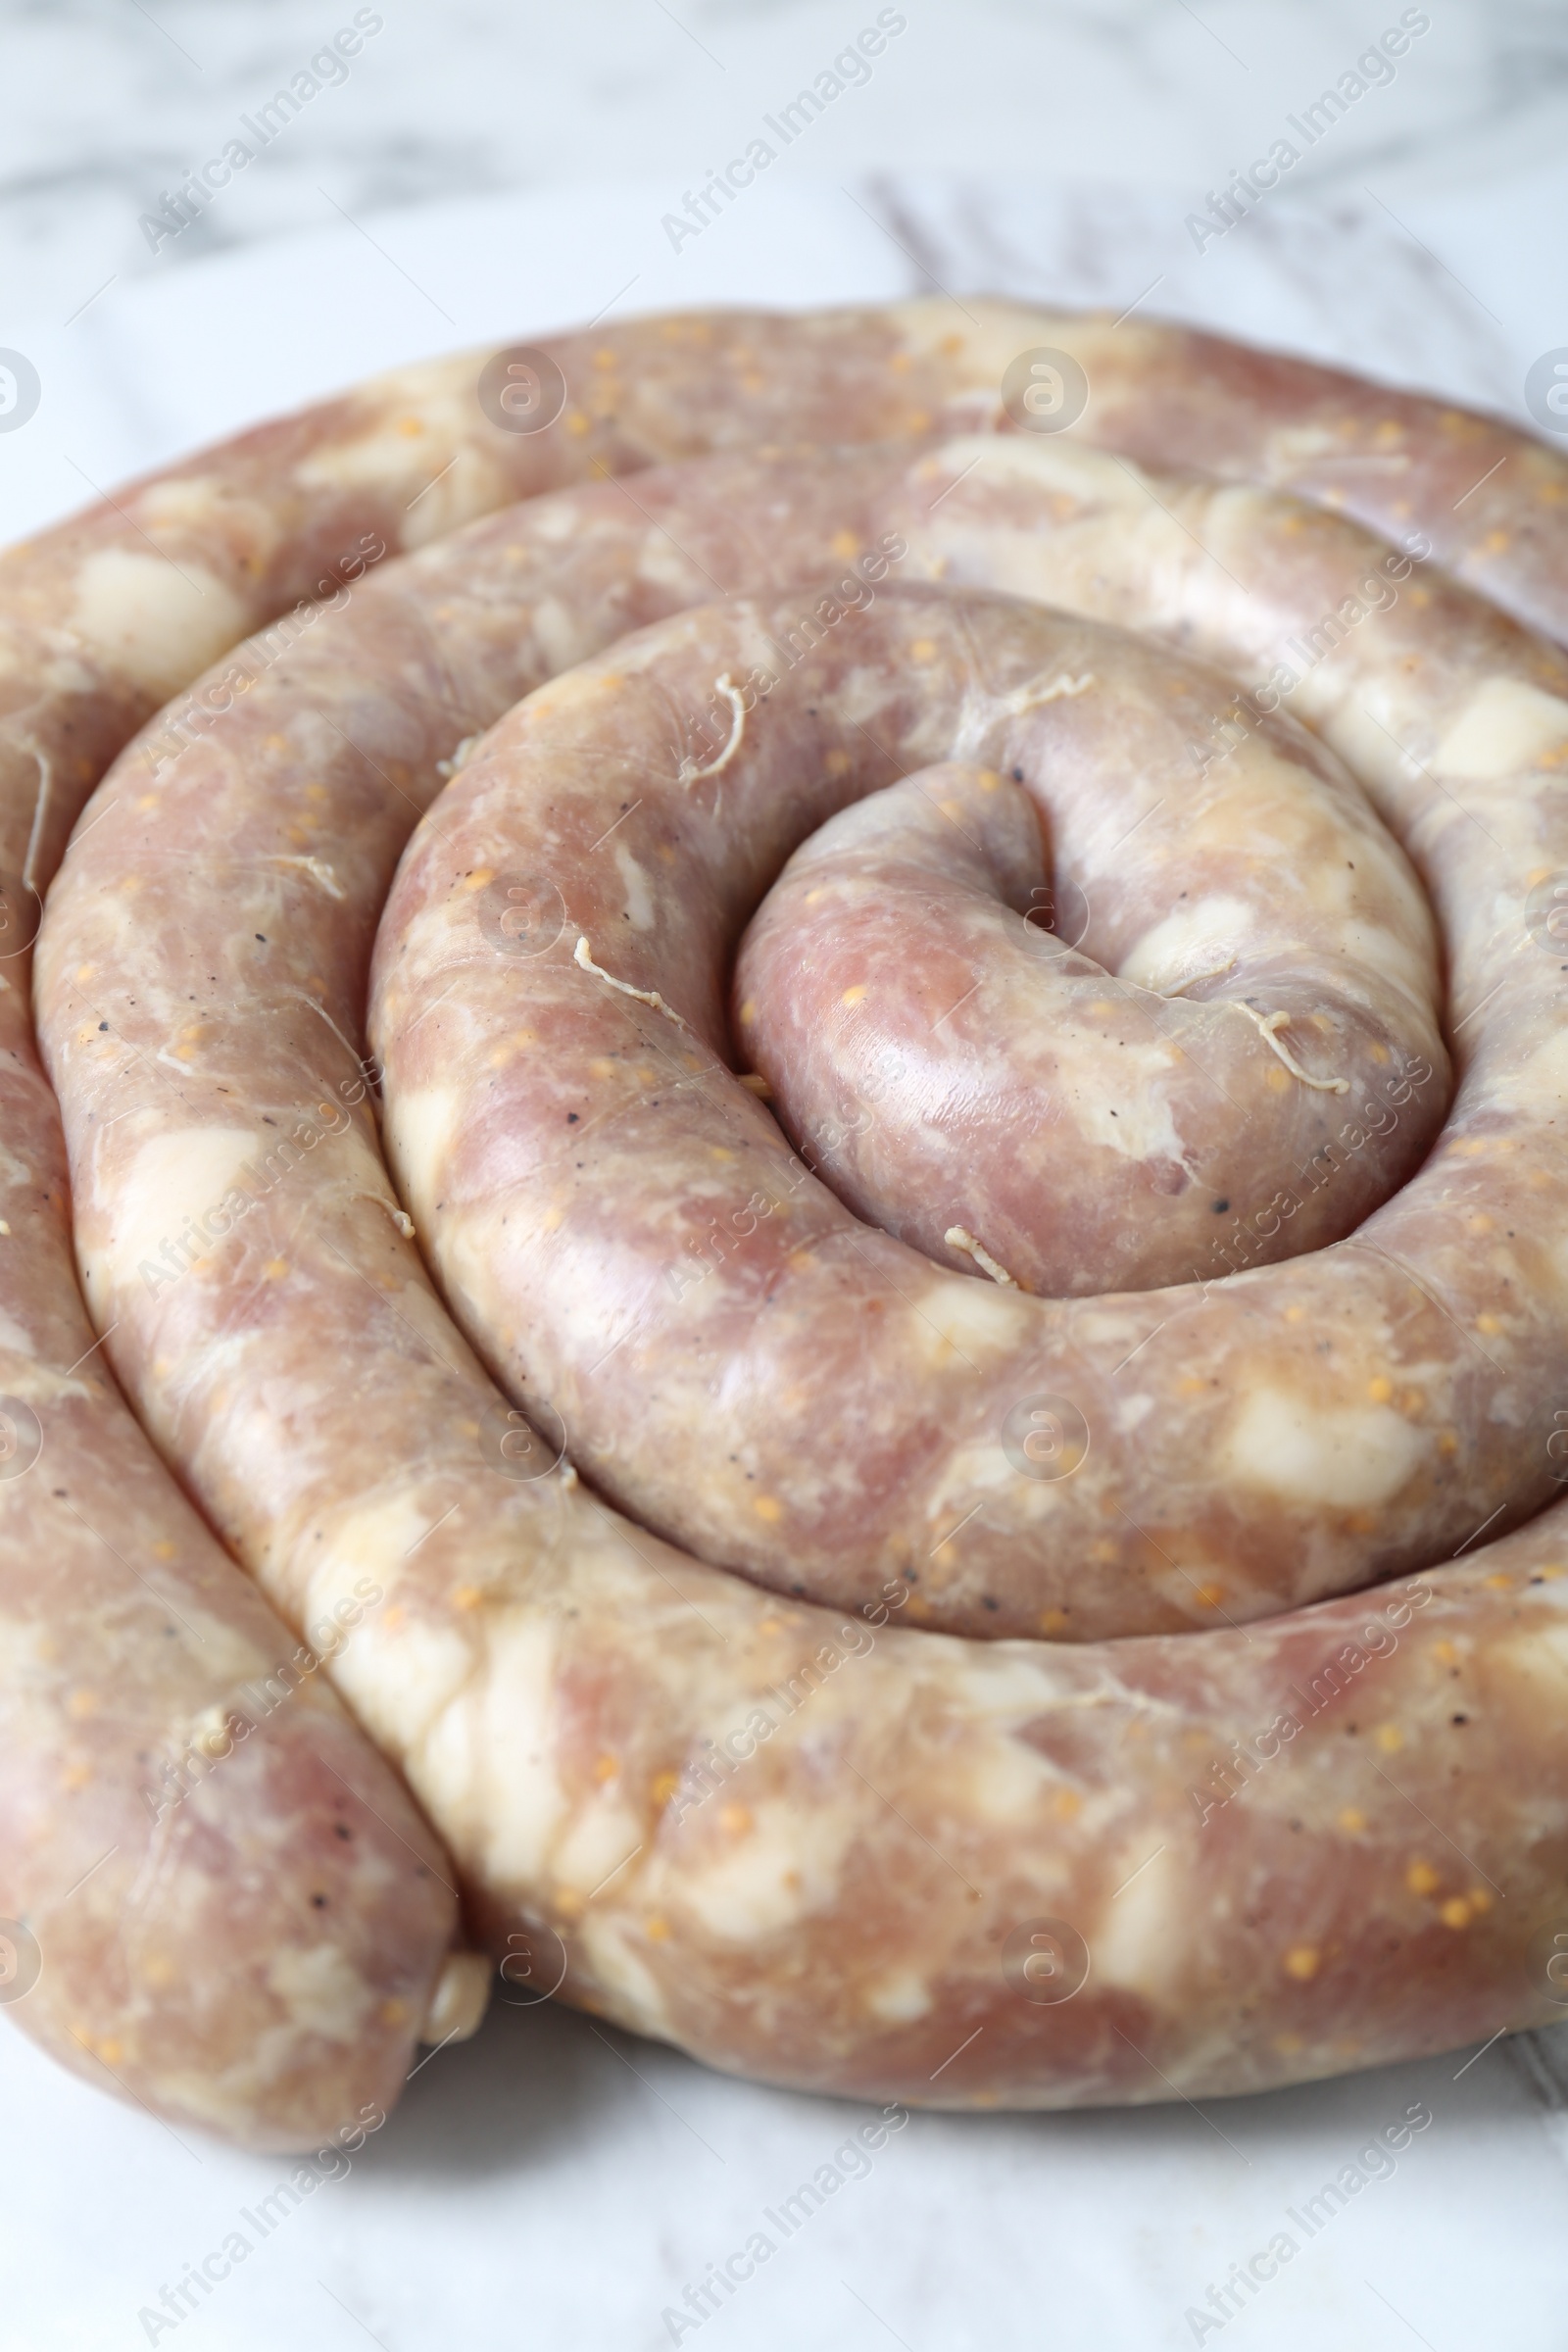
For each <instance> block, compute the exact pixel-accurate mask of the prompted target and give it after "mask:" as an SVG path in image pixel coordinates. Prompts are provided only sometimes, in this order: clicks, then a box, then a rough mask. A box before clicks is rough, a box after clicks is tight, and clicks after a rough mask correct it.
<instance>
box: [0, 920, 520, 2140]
mask: <svg viewBox="0 0 1568 2352" xmlns="http://www.w3.org/2000/svg"><path fill="white" fill-rule="evenodd" d="M21 961H22V963H23V964H24V966H25V956H24V957H23V958H22V959H21ZM7 968H8V971H9V973H10V974H11V975H12V978H11V981H10V985H9V987H8V989H7V991H6V994H5V995H4V997H3V998H0V1022H3V1023H4V1026H5V1029H6V1031H7V1044H6V1051H5V1054H4V1059H3V1062H0V1118H3V1122H4V1124H3V1139H4V1158H3V1162H0V1166H3V1182H4V1193H3V1198H0V1210H3V1211H4V1217H3V1222H0V1250H3V1251H4V1260H3V1264H4V1277H5V1283H6V1290H5V1309H4V1323H3V1326H0V1342H3V1344H0V1392H3V1393H0V1446H3V1451H0V1634H3V1641H4V1650H3V1655H4V1670H3V1674H0V1753H3V1757H4V1771H3V1774H0V1913H3V1915H4V1916H3V1918H0V1997H3V1998H4V1999H5V2000H6V2002H7V2003H8V2004H9V2005H10V2006H11V2008H12V2013H13V2014H14V2016H15V2017H16V2019H17V2021H18V2023H19V2024H21V2025H22V2026H23V2027H24V2028H25V2030H26V2031H27V2032H28V2033H30V2034H32V2036H33V2037H34V2038H35V2039H37V2040H39V2041H41V2042H42V2043H43V2044H44V2045H45V2047H47V2048H48V2049H50V2050H52V2051H53V2052H54V2054H55V2055H56V2056H57V2057H58V2058H60V2059H62V2060H63V2061H64V2063H65V2064H66V2065H68V2066H69V2067H71V2068H72V2069H73V2071H74V2072H76V2073H78V2074H80V2075H83V2076H85V2077H86V2079H87V2080H88V2081H89V2082H95V2083H97V2084H98V2085H99V2086H100V2087H101V2088H103V2089H106V2090H108V2091H110V2092H112V2093H115V2094H117V2095H121V2096H125V2097H128V2098H131V2099H133V2100H135V2101H136V2102H137V2103H138V2104H140V2105H143V2106H146V2107H149V2108H151V2109H152V2110H154V2111H155V2112H157V2113H159V2114H161V2115H163V2116H166V2117H169V2118H172V2120H173V2121H174V2123H175V2124H176V2125H179V2126H188V2125H191V2124H195V2125H201V2126H205V2127H208V2128H210V2129H213V2130H217V2131H222V2132H224V2133H225V2134H228V2135H230V2136H234V2137H239V2138H243V2139H245V2140H247V2141H248V2142H250V2143H251V2144H253V2145H257V2146H264V2147H266V2146H271V2147H297V2146H300V2145H302V2144H305V2143H309V2144H313V2145H314V2144H315V2143H316V2141H317V2140H318V2139H319V2138H326V2137H330V2136H331V2135H333V2134H336V2133H338V2132H340V2131H341V2132H344V2133H352V2132H354V2131H365V2130H366V2129H371V2130H373V2129H374V2128H375V2123H376V2121H377V2120H379V2119H380V2117H381V2116H383V2115H384V2113H385V2110H386V2108H387V2107H388V2106H390V2105H391V2103H392V2101H393V2100H394V2099H395V2097H396V2095H397V2092H398V2089H399V2088H400V2086H401V2084H402V2081H403V2077H404V2075H405V2074H406V2073H407V2071H408V2063H409V2055H410V2052H411V2049H412V2047H413V2044H414V2041H415V2039H416V2036H417V2034H418V2032H419V2030H420V2029H421V2027H424V2026H426V2025H427V2023H428V2022H429V2021H430V2017H431V2008H432V1998H433V1995H434V1992H435V1988H436V1985H437V1980H438V1977H441V1973H442V1971H443V1967H444V1957H443V1956H444V1954H445V1952H446V1949H447V1946H448V1944H449V1943H450V1942H451V1940H452V1938H453V1935H454V1931H455V1927H456V1904H455V1902H454V1899H453V1892H452V1890H451V1889H450V1887H449V1884H448V1881H449V1877H450V1865H449V1864H448V1863H447V1862H446V1861H445V1859H444V1858H443V1856H442V1854H441V1851H440V1847H439V1845H438V1843H437V1841H436V1839H435V1838H433V1837H432V1835H431V1833H430V1831H429V1829H428V1828H427V1826H426V1825H425V1824H424V1822H422V1821H421V1820H420V1818H419V1815H418V1814H417V1811H416V1810H415V1808H414V1806H413V1805H412V1804H411V1803H410V1802H409V1799H408V1796H407V1794H406V1792H405V1791H404V1789H403V1788H402V1787H401V1785H400V1784H399V1782H398V1780H397V1777H396V1775H395V1774H394V1773H393V1772H392V1771H391V1770H389V1769H388V1767H387V1766H386V1764H385V1763H383V1761H382V1759H381V1758H380V1757H379V1756H378V1755H376V1754H375V1752H374V1751H373V1749H372V1748H371V1747H370V1746H369V1745H368V1742H367V1741H366V1740H365V1739H364V1738H363V1737H362V1735H361V1734H360V1733H358V1732H357V1731H356V1729H355V1727H354V1725H353V1724H352V1723H351V1722H350V1721H349V1719H348V1717H347V1715H346V1713H345V1711H344V1709H343V1707H342V1704H341V1702H340V1701H339V1700H338V1699H337V1698H336V1697H335V1696H334V1694H333V1692H332V1691H331V1690H330V1689H329V1688H328V1687H327V1686H326V1682H325V1677H324V1675H323V1674H322V1673H321V1672H320V1671H319V1666H320V1651H323V1650H324V1651H328V1652H329V1651H330V1649H331V1648H332V1647H334V1646H336V1645H337V1644H338V1643H339V1642H342V1641H343V1640H345V1639H347V1638H349V1635H350V1630H351V1629H352V1627H353V1626H354V1625H355V1624H357V1623H358V1622H359V1620H360V1619H361V1618H363V1616H364V1615H365V1612H366V1596H367V1594H368V1593H369V1591H370V1588H369V1587H367V1588H366V1589H365V1592H364V1593H361V1594H360V1595H358V1596H357V1597H353V1598H350V1599H349V1600H348V1602H347V1605H346V1607H345V1609H344V1610H343V1611H342V1612H341V1614H340V1615H339V1616H338V1617H336V1618H335V1619H332V1618H329V1619H328V1620H327V1622H326V1624H325V1625H324V1626H323V1627H322V1628H321V1629H320V1630H319V1633H318V1636H317V1640H318V1642H319V1649H317V1648H313V1647H312V1646H311V1645H310V1644H309V1643H302V1642H301V1641H300V1639H299V1637H298V1636H297V1635H296V1634H295V1633H293V1632H291V1631H290V1630H289V1628H288V1627H287V1626H285V1625H284V1624H283V1622H282V1621H281V1620H280V1619H279V1618H278V1617H276V1616H275V1615H274V1614H273V1612H272V1611H271V1610H270V1608H269V1607H268V1606H267V1604H266V1603H265V1601H264V1600H263V1599H262V1596H261V1594H260V1593H258V1592H257V1591H256V1589H255V1587H254V1586H253V1585H252V1584H251V1583H250V1582H249V1580H248V1579H247V1578H246V1577H244V1576H243V1575H241V1573H240V1572H239V1570H238V1569H237V1568H236V1567H235V1566H234V1565H233V1563H232V1562H231V1561H230V1560H229V1559H228V1558H227V1557H226V1556H225V1554H224V1553H223V1552H222V1551H221V1548H220V1546H219V1545H218V1544H216V1543H215V1542H214V1540H213V1537H212V1535H211V1534H210V1533H209V1531H208V1529H207V1528H206V1527H205V1526H204V1525H203V1523H202V1521H201V1520H200V1519H199V1518H198V1517H197V1515H196V1513H195V1512H194V1511H193V1510H192V1509H191V1507H190V1505H189V1504H188V1503H187V1502H185V1501H184V1499H183V1497H182V1496H181V1495H179V1493H178V1491H177V1490H176V1489H175V1488H174V1487H173V1486H172V1483H171V1482H170V1480H169V1478H168V1476H167V1473H166V1472H165V1471H164V1469H163V1467H162V1465H161V1464H160V1463H159V1461H158V1460H157V1457H156V1456H155V1455H154V1454H153V1452H152V1450H151V1448H150V1447H149V1446H148V1445H147V1442H146V1440H145V1438H144V1437H143V1436H142V1434H141V1432H140V1430H139V1429H138V1428H137V1427H136V1424H135V1423H134V1421H133V1420H132V1419H131V1417H130V1415H129V1413H128V1412H127V1411H126V1409H125V1407H124V1404H123V1401H122V1400H121V1397H120V1395H119V1392H118V1391H117V1389H116V1388H115V1386H114V1382H113V1379H112V1377H111V1376H110V1375H109V1373H108V1372H107V1370H106V1369H105V1368H104V1364H103V1357H102V1353H101V1350H100V1348H99V1344H98V1342H97V1340H96V1338H95V1336H94V1334H93V1332H92V1329H91V1327H90V1325H89V1324H88V1322H87V1319H86V1316H85V1315H84V1313H83V1312H82V1309H81V1304H80V1299H79V1296H78V1293H77V1291H76V1286H75V1277H74V1270H73V1265H72V1260H71V1245H70V1237H69V1234H68V1232H67V1230H66V1214H65V1211H66V1202H67V1198H68V1195H67V1183H66V1172H65V1164H64V1159H65V1155H64V1152H63V1150H62V1147H61V1138H60V1128H59V1122H58V1116H57V1113H56V1109H55V1104H54V1102H53V1099H52V1097H51V1096H50V1094H49V1090H48V1087H47V1086H46V1084H45V1082H44V1079H43V1077H42V1074H41V1073H40V1071H39V1070H38V1067H37V1064H36V1060H35V1058H34V1056H33V1053H32V1044H31V1038H30V1035H29V1034H28V1033H27V1030H26V1028H25V1026H24V1024H23V1021H22V1019H21V1018H20V1017H19V1016H20V1015H22V1013H23V1012H24V1009H25V998H24V997H23V995H22V987H21V985H19V976H18V960H17V959H13V960H12V961H11V962H10V963H9V965H8V967H7ZM471 1972H472V1963H471V1961H470V1962H468V1963H467V1964H466V1968H465V1967H462V1966H460V1967H459V1969H458V1972H457V1976H456V1978H455V1980H453V1981H451V1982H450V1983H448V1982H447V1980H446V1979H444V1978H443V1979H442V1982H443V1983H445V1984H446V1985H447V1990H446V1993H445V1996H444V1999H443V2003H442V2006H441V2008H440V2010H439V2012H438V2013H437V2015H436V2018H435V2021H434V2035H435V2037H436V2038H439V2034H441V2033H443V2032H445V2031H447V2030H448V2027H449V2026H457V2025H460V2024H461V2023H462V2022H463V2020H464V2012H465V2010H467V2011H468V2012H469V2013H470V2014H471V2013H472V2008H473V1998H474V1994H475V1991H476V1988H475V1987H474V1986H473V1985H472V1984H471V1982H465V1977H467V1978H470V1979H471ZM454 1995H455V1996H456V2005H455V2006H454V2005H453V1998H454Z"/></svg>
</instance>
